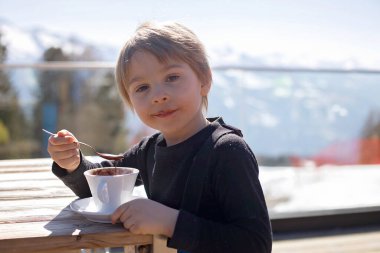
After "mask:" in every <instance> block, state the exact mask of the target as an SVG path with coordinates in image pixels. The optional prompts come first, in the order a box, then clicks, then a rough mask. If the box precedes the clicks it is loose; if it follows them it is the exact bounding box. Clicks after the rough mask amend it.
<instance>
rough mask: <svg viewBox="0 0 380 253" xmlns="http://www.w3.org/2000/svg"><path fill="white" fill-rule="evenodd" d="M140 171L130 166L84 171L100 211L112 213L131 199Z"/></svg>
mask: <svg viewBox="0 0 380 253" xmlns="http://www.w3.org/2000/svg"><path fill="white" fill-rule="evenodd" d="M138 173H139V170H138V169H135V168H129V167H116V168H115V167H104V168H96V169H91V170H87V171H86V172H84V175H85V177H86V179H87V182H88V185H89V186H90V190H91V194H92V199H93V201H94V203H95V206H96V208H97V209H98V211H99V212H107V213H112V212H113V211H115V210H116V208H118V207H119V206H120V205H121V204H123V203H125V202H127V201H128V200H130V199H131V198H132V192H133V188H134V186H135V182H136V178H137V175H138Z"/></svg>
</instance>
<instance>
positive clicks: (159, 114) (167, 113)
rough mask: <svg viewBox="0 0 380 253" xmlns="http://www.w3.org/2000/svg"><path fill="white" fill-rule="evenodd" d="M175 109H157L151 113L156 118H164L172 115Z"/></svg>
mask: <svg viewBox="0 0 380 253" xmlns="http://www.w3.org/2000/svg"><path fill="white" fill-rule="evenodd" d="M176 111H177V110H165V111H159V112H157V113H154V114H152V115H153V117H158V118H165V117H167V116H170V115H172V114H173V113H175V112H176Z"/></svg>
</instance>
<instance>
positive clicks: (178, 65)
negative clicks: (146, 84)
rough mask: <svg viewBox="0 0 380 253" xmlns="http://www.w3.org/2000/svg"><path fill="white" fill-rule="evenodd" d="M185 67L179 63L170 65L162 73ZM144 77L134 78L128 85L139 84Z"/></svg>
mask: <svg viewBox="0 0 380 253" xmlns="http://www.w3.org/2000/svg"><path fill="white" fill-rule="evenodd" d="M182 67H183V64H179V63H173V64H170V65H165V66H164V67H163V68H162V69H161V70H160V72H165V71H168V70H170V69H173V68H182ZM142 79H143V77H140V76H135V77H133V78H132V79H130V80H129V81H128V84H129V85H130V84H132V83H135V82H138V81H140V80H142Z"/></svg>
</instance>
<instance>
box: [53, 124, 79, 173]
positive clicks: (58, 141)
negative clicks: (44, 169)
mask: <svg viewBox="0 0 380 253" xmlns="http://www.w3.org/2000/svg"><path fill="white" fill-rule="evenodd" d="M47 151H48V152H49V154H50V156H51V158H52V159H53V160H54V161H55V162H56V163H57V164H58V165H59V166H60V167H62V168H64V169H66V170H67V171H68V172H69V173H70V172H73V171H74V170H76V168H78V166H79V164H80V153H79V144H78V143H77V139H76V138H75V136H74V135H73V134H72V133H70V132H69V131H67V130H61V131H59V132H58V133H57V134H55V135H54V136H50V138H49V142H48V148H47Z"/></svg>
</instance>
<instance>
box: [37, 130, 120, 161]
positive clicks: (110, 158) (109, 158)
mask: <svg viewBox="0 0 380 253" xmlns="http://www.w3.org/2000/svg"><path fill="white" fill-rule="evenodd" d="M42 131H44V132H45V133H47V134H50V135H55V134H53V133H52V132H49V131H48V130H45V129H42ZM76 142H77V143H79V144H82V145H84V146H87V147H89V148H91V149H92V150H93V151H94V152H95V153H96V154H97V155H98V156H100V157H102V158H104V159H107V160H115V161H116V160H120V159H123V157H124V156H123V155H113V154H106V153H100V152H98V151H96V149H95V148H93V147H92V146H90V145H88V144H87V143H84V142H81V141H76Z"/></svg>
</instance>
